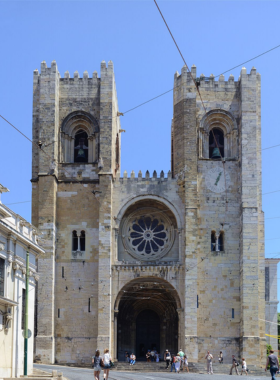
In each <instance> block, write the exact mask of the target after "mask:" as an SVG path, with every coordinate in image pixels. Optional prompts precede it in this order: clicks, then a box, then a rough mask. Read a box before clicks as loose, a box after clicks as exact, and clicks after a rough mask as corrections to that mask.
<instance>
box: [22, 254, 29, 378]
mask: <svg viewBox="0 0 280 380" xmlns="http://www.w3.org/2000/svg"><path fill="white" fill-rule="evenodd" d="M28 295H29V252H28V251H26V275H25V319H24V372H23V375H24V376H27V364H28V297H29V296H28Z"/></svg>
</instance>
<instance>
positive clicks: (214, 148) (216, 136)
mask: <svg viewBox="0 0 280 380" xmlns="http://www.w3.org/2000/svg"><path fill="white" fill-rule="evenodd" d="M221 156H222V157H224V134H223V131H222V130H221V129H219V128H213V129H211V131H210V133H209V158H212V159H213V160H217V159H220V158H221Z"/></svg>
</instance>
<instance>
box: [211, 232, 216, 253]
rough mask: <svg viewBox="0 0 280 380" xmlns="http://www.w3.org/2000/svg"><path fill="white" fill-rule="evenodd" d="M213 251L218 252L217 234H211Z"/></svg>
mask: <svg viewBox="0 0 280 380" xmlns="http://www.w3.org/2000/svg"><path fill="white" fill-rule="evenodd" d="M211 251H212V252H214V251H216V232H215V231H212V232H211Z"/></svg>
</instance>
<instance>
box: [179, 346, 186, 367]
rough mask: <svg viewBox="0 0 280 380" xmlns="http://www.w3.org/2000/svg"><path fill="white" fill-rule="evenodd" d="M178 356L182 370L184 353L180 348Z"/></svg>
mask: <svg viewBox="0 0 280 380" xmlns="http://www.w3.org/2000/svg"><path fill="white" fill-rule="evenodd" d="M178 354H179V356H180V359H181V361H180V363H181V369H183V363H184V355H185V353H184V352H183V350H182V348H180V350H179V352H178ZM178 354H177V355H178Z"/></svg>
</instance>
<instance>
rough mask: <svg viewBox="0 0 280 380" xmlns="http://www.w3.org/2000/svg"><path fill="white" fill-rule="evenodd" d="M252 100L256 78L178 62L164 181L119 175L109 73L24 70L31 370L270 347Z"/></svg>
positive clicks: (271, 283) (257, 351) (273, 275)
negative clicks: (94, 360) (96, 357)
mask: <svg viewBox="0 0 280 380" xmlns="http://www.w3.org/2000/svg"><path fill="white" fill-rule="evenodd" d="M193 79H194V80H193ZM198 90H199V92H198ZM200 95H201V97H200ZM260 99H261V77H260V74H259V73H257V71H256V69H255V68H252V69H251V71H250V72H247V70H246V68H242V69H241V72H240V77H239V78H238V79H237V80H235V79H234V77H233V75H230V76H229V78H228V81H225V78H224V76H223V75H221V76H220V77H219V79H218V80H215V78H214V76H213V75H211V76H210V77H204V76H203V75H201V76H197V73H196V67H195V66H192V68H191V72H188V70H187V67H186V66H184V67H183V68H182V70H181V73H180V74H179V73H178V72H176V73H175V76H174V90H173V119H172V123H171V133H170V143H171V167H170V170H169V172H168V173H164V172H163V171H162V172H160V173H157V172H156V171H154V172H153V173H150V172H149V171H143V172H141V171H140V172H139V173H135V172H134V171H132V172H131V173H129V174H128V173H127V172H126V171H125V172H124V173H123V177H121V176H120V172H121V170H120V162H121V132H122V131H123V130H122V129H121V125H120V119H121V113H120V112H119V108H118V99H117V91H116V82H115V77H114V68H113V63H112V62H111V61H109V62H108V63H106V62H105V61H102V62H101V70H100V75H98V74H97V71H94V72H93V74H92V76H89V74H88V72H87V71H85V72H84V73H83V77H82V78H80V76H79V74H78V72H75V73H74V77H70V75H69V72H68V71H66V72H65V74H64V76H63V77H61V75H60V73H59V71H58V68H57V64H56V62H55V61H53V62H52V63H51V66H50V67H47V64H46V62H45V61H43V62H42V64H41V70H40V72H39V71H38V70H35V71H34V76H33V141H34V142H35V143H36V144H37V145H38V146H39V148H38V147H36V146H34V147H33V153H32V179H31V182H32V224H33V225H35V226H36V227H37V228H38V229H39V231H40V244H41V246H42V247H43V249H44V250H45V253H44V254H42V255H41V256H40V257H39V259H38V272H39V276H40V280H39V282H38V287H37V302H36V309H37V310H36V331H37V333H36V338H35V349H36V355H37V356H39V357H40V358H41V361H42V362H43V363H55V362H56V363H62V364H63V363H64V364H65V363H68V364H71V363H72V364H73V363H74V364H79V365H83V364H88V363H91V357H92V355H93V354H94V352H95V350H96V348H98V349H100V350H102V352H103V350H104V348H109V350H110V353H111V355H112V358H113V359H114V360H118V361H124V358H125V352H126V351H128V352H134V353H135V354H136V356H137V360H144V359H145V353H146V352H147V350H148V349H156V350H157V351H158V352H159V353H160V354H161V356H163V353H164V351H165V350H166V349H168V350H169V351H170V352H171V353H177V352H178V350H179V349H180V348H182V350H183V351H184V352H187V353H188V357H189V361H190V362H194V363H195V362H202V361H203V360H204V357H205V354H206V352H207V350H208V349H211V353H212V354H213V355H214V356H215V357H218V353H219V352H220V351H223V354H224V360H225V362H230V360H231V355H232V354H234V355H235V356H237V357H245V358H246V361H247V364H251V363H252V364H254V363H257V362H260V361H264V360H265V357H266V344H267V342H268V343H270V344H272V346H273V348H274V349H277V340H276V339H273V338H270V337H269V336H268V335H273V334H275V335H277V326H276V327H275V326H274V325H272V324H267V323H266V322H265V321H266V320H269V321H274V322H277V303H278V301H277V289H276V281H277V263H278V259H265V256H264V213H263V211H262V160H261V100H260ZM202 100H203V101H202ZM170 107H171V104H170ZM163 154H164V152H163ZM144 169H145V168H144Z"/></svg>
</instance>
